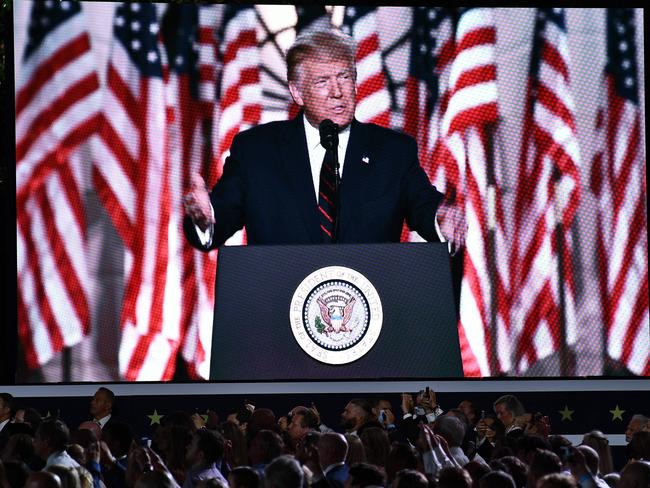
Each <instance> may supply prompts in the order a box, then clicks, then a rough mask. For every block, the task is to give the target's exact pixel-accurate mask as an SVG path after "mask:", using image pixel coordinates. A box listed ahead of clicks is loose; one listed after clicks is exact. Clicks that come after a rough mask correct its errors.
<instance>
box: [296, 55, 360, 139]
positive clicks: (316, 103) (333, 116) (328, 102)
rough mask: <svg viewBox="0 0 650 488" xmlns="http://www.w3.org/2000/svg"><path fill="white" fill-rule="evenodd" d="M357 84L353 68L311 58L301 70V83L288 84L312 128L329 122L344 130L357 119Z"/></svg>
mask: <svg viewBox="0 0 650 488" xmlns="http://www.w3.org/2000/svg"><path fill="white" fill-rule="evenodd" d="M355 82H356V80H355V73H354V67H353V66H351V65H350V64H349V63H347V62H346V61H339V60H335V59H321V58H316V59H310V58H308V59H306V60H304V61H303V62H302V63H301V64H300V66H299V67H298V80H297V81H291V82H289V90H290V91H291V95H292V96H293V98H294V100H295V101H296V103H297V104H298V105H300V107H302V108H303V109H304V111H305V116H306V117H307V120H308V121H309V123H310V124H311V125H312V126H314V127H318V125H319V124H320V123H321V122H322V121H323V120H325V119H330V120H332V121H333V122H335V123H336V124H338V126H339V127H340V128H341V129H342V128H344V127H346V126H348V125H349V124H350V122H352V119H353V118H354V110H355V108H356V95H357V88H356V83H355Z"/></svg>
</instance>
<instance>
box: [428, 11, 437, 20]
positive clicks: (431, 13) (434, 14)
mask: <svg viewBox="0 0 650 488" xmlns="http://www.w3.org/2000/svg"><path fill="white" fill-rule="evenodd" d="M436 17H438V14H437V12H436V11H435V10H433V9H431V10H429V20H436Z"/></svg>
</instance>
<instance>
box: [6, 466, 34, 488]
mask: <svg viewBox="0 0 650 488" xmlns="http://www.w3.org/2000/svg"><path fill="white" fill-rule="evenodd" d="M0 464H2V463H0ZM4 469H5V478H7V483H9V484H8V486H10V487H11V488H17V487H22V486H25V482H26V481H27V478H28V477H29V473H30V469H29V466H27V464H25V463H24V462H23V461H18V460H11V461H4Z"/></svg>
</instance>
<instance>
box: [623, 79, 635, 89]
mask: <svg viewBox="0 0 650 488" xmlns="http://www.w3.org/2000/svg"><path fill="white" fill-rule="evenodd" d="M625 86H627V87H628V88H632V87H633V86H634V80H633V79H632V78H630V77H628V78H625Z"/></svg>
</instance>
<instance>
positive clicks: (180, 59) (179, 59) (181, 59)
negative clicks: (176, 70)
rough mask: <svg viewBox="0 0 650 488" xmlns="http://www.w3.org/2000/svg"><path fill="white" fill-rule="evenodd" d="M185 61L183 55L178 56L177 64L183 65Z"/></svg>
mask: <svg viewBox="0 0 650 488" xmlns="http://www.w3.org/2000/svg"><path fill="white" fill-rule="evenodd" d="M183 61H184V60H183V56H176V66H182V65H183Z"/></svg>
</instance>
